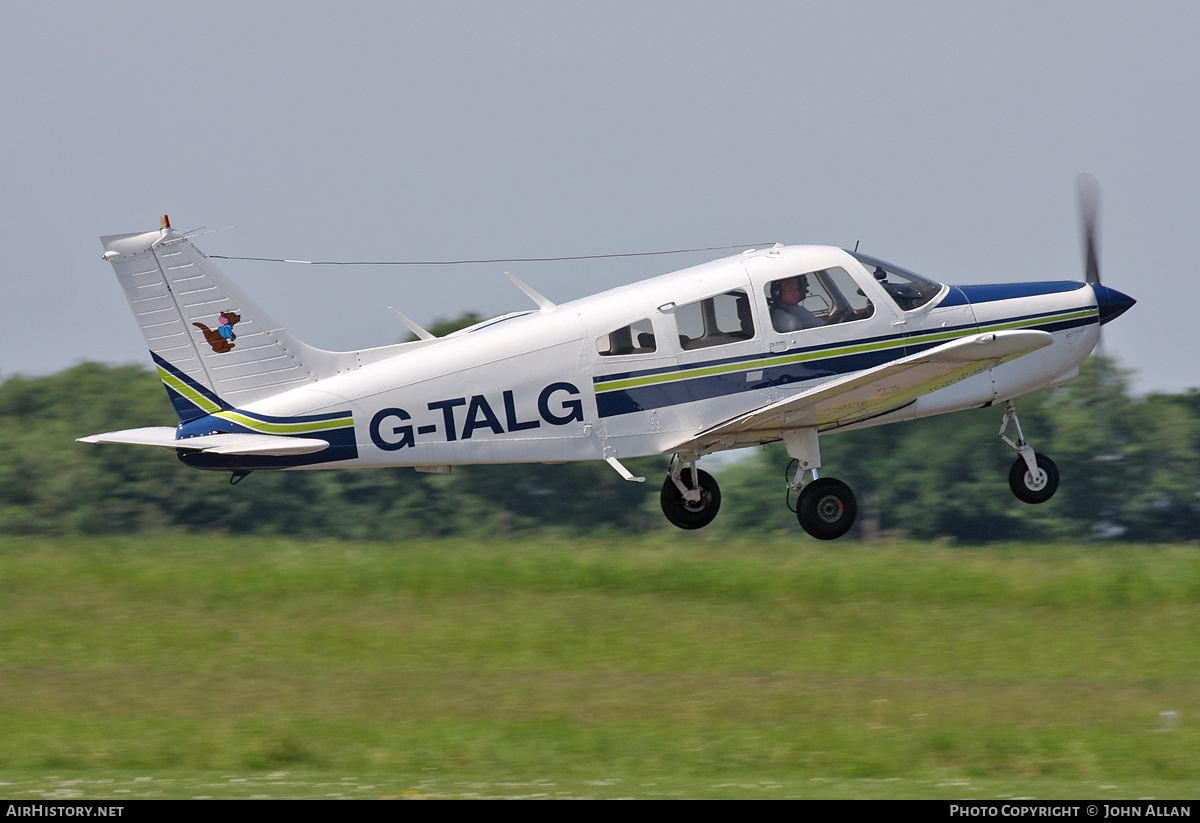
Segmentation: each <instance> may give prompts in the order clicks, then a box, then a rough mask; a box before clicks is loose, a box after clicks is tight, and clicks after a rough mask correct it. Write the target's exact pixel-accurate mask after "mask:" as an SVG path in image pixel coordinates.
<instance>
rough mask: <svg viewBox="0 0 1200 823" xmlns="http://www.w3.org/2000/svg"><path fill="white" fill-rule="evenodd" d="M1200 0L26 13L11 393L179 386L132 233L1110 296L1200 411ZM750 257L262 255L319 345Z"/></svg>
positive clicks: (17, 52) (0, 41) (1125, 354)
mask: <svg viewBox="0 0 1200 823" xmlns="http://www.w3.org/2000/svg"><path fill="white" fill-rule="evenodd" d="M1197 41H1200V5H1197V4H1194V3H1186V2H1175V3H1159V2H1148V3H1138V4H1132V3H1104V2H1101V3H1096V2H1091V3H1074V2H1054V3H1044V2H1019V1H1018V2H1006V3H993V4H982V3H962V2H902V3H901V2H897V3H889V2H836V3H834V2H831V3H800V2H740V3H736V4H734V3H716V2H705V1H704V0H698V1H696V2H686V3H682V2H680V3H662V2H647V1H646V0H643V1H642V2H637V3H632V2H631V3H623V2H606V3H602V4H583V3H572V2H546V3H542V2H511V3H483V2H479V3H456V2H430V3H420V2H410V3H403V4H401V3H367V2H345V3H339V4H333V3H311V2H289V3H276V2H241V3H233V2H215V3H213V2H197V3H190V4H171V3H165V4H164V3H161V2H157V3H150V2H145V3H141V2H124V3H119V4H98V3H90V2H62V3H45V4H35V3H26V2H13V3H6V4H4V5H3V7H0V69H2V71H3V76H4V78H5V80H4V83H3V84H0V104H2V105H3V110H4V112H5V116H4V118H3V120H2V125H0V129H2V132H0V134H2V141H0V143H2V145H3V146H4V158H5V162H4V164H3V170H2V171H0V175H2V177H0V180H2V183H3V186H2V188H3V191H4V192H5V195H6V196H5V197H4V198H2V201H0V209H2V210H3V212H4V213H3V218H4V219H3V221H2V223H0V225H2V226H3V229H2V232H3V234H2V237H3V240H4V246H5V251H6V254H5V261H6V264H5V270H4V277H3V294H4V302H5V304H6V306H7V307H8V309H9V311H8V312H7V323H6V328H7V331H8V334H6V335H5V341H6V342H5V343H4V345H3V346H0V377H4V376H8V375H12V374H15V373H23V374H44V373H48V372H52V371H57V370H59V369H61V368H65V367H67V366H70V365H72V364H73V363H76V362H79V361H82V360H101V361H106V362H113V363H124V362H141V363H146V362H148V359H147V358H146V355H145V352H144V346H143V345H142V341H141V338H140V335H139V334H138V332H137V329H136V327H135V325H134V323H133V322H132V319H131V317H130V315H129V310H128V307H127V305H126V303H125V301H124V299H123V297H122V295H121V293H120V291H119V289H118V288H117V286H116V284H115V280H114V278H113V277H112V274H111V270H110V268H109V267H108V265H107V264H105V263H103V262H102V261H101V260H100V252H101V248H100V244H99V242H98V240H97V237H98V236H99V235H102V234H114V233H121V232H130V231H141V230H148V229H152V228H155V227H157V224H158V216H159V215H160V214H162V213H169V214H170V215H171V218H172V222H173V224H174V225H175V226H176V227H177V228H181V229H190V228H195V227H199V226H202V225H204V226H208V227H209V228H219V227H222V226H227V225H231V224H236V226H237V228H235V229H232V230H229V231H224V232H220V233H217V234H213V235H209V236H206V237H203V238H199V239H198V240H197V245H199V246H200V247H201V248H203V249H204V250H205V251H207V252H209V253H210V254H222V255H245V256H264V257H290V258H298V259H308V260H312V259H334V260H397V259H463V258H495V257H531V256H563V255H580V254H608V253H614V252H624V251H652V250H657V249H671V248H690V247H696V246H713V245H726V244H757V243H762V242H774V241H780V242H785V243H827V244H832V245H838V246H851V247H852V246H853V245H854V244H855V243H856V242H859V243H861V248H862V250H863V251H866V252H868V253H870V254H873V255H875V256H878V257H882V258H884V259H886V260H890V261H893V262H895V263H897V264H899V265H902V266H905V267H907V268H910V269H913V270H915V271H918V272H920V273H922V274H925V275H927V276H929V277H932V278H934V279H937V280H942V281H944V282H950V283H987V282H997V281H1005V280H1051V279H1081V278H1082V262H1081V252H1080V240H1079V227H1078V222H1077V216H1076V214H1075V194H1074V178H1075V176H1076V174H1077V173H1079V172H1081V171H1088V172H1090V173H1092V174H1093V175H1095V176H1096V177H1097V178H1098V179H1099V180H1100V181H1101V183H1102V185H1103V187H1104V202H1103V213H1102V218H1101V220H1102V224H1101V229H1102V238H1101V247H1100V254H1101V267H1102V272H1103V274H1104V281H1105V283H1106V284H1108V285H1111V286H1114V287H1115V288H1118V289H1120V290H1122V291H1125V292H1127V293H1129V294H1130V295H1132V296H1133V297H1135V298H1137V299H1138V301H1139V302H1138V305H1137V306H1136V307H1135V308H1134V309H1133V310H1131V311H1130V312H1129V313H1128V314H1126V315H1125V316H1124V317H1122V318H1121V319H1120V320H1119V321H1118V322H1116V323H1113V324H1112V325H1110V326H1107V327H1106V340H1105V345H1106V348H1107V350H1108V352H1109V353H1110V354H1113V355H1115V356H1116V357H1117V358H1118V359H1119V361H1120V363H1121V364H1122V365H1123V366H1124V367H1126V368H1128V369H1131V370H1133V372H1134V373H1135V375H1136V379H1135V384H1134V385H1135V387H1136V388H1137V389H1138V390H1139V391H1180V390H1183V389H1186V388H1189V387H1194V386H1200V372H1198V370H1197V369H1196V367H1195V366H1194V365H1193V364H1192V357H1191V353H1192V350H1193V349H1194V348H1195V341H1196V331H1195V326H1196V321H1195V312H1196V303H1197V298H1200V287H1197V285H1196V276H1195V275H1194V274H1193V272H1192V271H1190V269H1191V268H1192V264H1191V260H1190V257H1191V255H1190V253H1189V251H1188V249H1189V246H1190V244H1191V241H1192V238H1193V235H1192V231H1191V230H1192V229H1193V227H1194V226H1196V225H1197V223H1198V218H1200V196H1198V193H1200V179H1197V178H1198V177H1200V163H1197V162H1196V159H1195V144H1196V134H1197V131H1198V130H1197V125H1198V122H1197V121H1198V120H1200V113H1198V112H1200V107H1197V106H1196V105H1195V91H1196V88H1197V86H1198V83H1197V81H1198V79H1200V57H1198V56H1197V52H1196V49H1195V44H1196V42H1197ZM713 256H719V254H717V255H714V254H713V253H707V254H692V255H682V256H679V257H673V258H634V259H625V260H604V261H587V262H578V263H553V264H552V263H537V264H509V265H478V266H466V267H429V268H388V269H379V268H353V269H347V268H318V267H301V266H286V265H280V264H270V263H249V262H241V261H228V262H225V263H224V264H223V266H222V267H223V268H224V269H225V271H226V272H227V273H228V274H230V275H231V276H233V277H234V278H235V279H236V280H237V281H238V282H239V284H240V285H242V286H243V288H244V289H246V291H248V292H249V293H250V294H251V295H253V296H254V297H255V299H256V300H257V301H258V302H259V303H260V304H262V305H263V306H264V307H265V308H267V309H269V310H270V311H271V312H272V313H273V314H274V315H275V316H276V318H277V319H279V320H281V321H282V322H283V323H284V324H285V325H287V326H288V328H289V329H290V330H291V331H292V332H293V333H295V334H296V335H297V336H299V337H301V338H302V339H305V340H306V341H307V342H310V343H312V344H313V345H317V346H321V347H324V348H334V349H352V348H365V347H368V346H373V345H382V344H385V343H389V342H393V341H395V340H397V339H399V338H401V337H402V336H404V335H405V334H406V330H405V329H404V328H403V327H402V326H400V324H399V323H398V322H397V321H396V319H395V318H394V317H393V316H392V315H391V314H390V313H389V312H388V311H387V306H389V305H393V306H396V307H397V308H398V309H400V311H402V312H404V313H405V314H407V315H409V316H410V317H413V318H414V319H416V320H418V321H419V322H423V323H431V322H433V321H434V320H435V319H438V318H450V317H454V316H457V315H458V314H460V313H461V312H462V311H465V310H468V309H471V310H475V311H478V312H480V313H481V314H485V315H486V314H498V313H502V312H505V311H511V310H514V309H520V308H525V307H526V306H527V303H528V300H527V298H525V297H524V295H522V294H521V293H520V292H519V291H517V290H516V289H515V288H514V287H513V286H512V284H511V283H509V282H508V280H507V279H505V278H504V276H503V271H504V270H505V269H511V270H512V271H513V272H514V273H515V274H517V275H518V276H519V277H521V278H522V279H523V280H525V281H526V282H528V283H529V284H530V285H532V286H533V287H534V288H536V289H538V290H539V291H541V292H542V293H543V294H545V295H547V296H548V297H550V298H551V299H554V300H558V301H562V300H568V299H572V298H575V297H580V296H582V295H585V294H588V293H592V292H595V291H598V290H601V289H604V288H608V287H611V286H615V285H619V284H623V283H628V282H632V281H634V280H637V279H639V278H642V277H646V276H650V275H654V274H658V273H661V272H663V271H667V270H671V269H675V268H682V267H684V266H687V265H692V264H695V263H698V262H702V261H704V260H705V259H709V258H711V257H713Z"/></svg>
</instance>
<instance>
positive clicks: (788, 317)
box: [767, 268, 875, 333]
mask: <svg viewBox="0 0 1200 823" xmlns="http://www.w3.org/2000/svg"><path fill="white" fill-rule="evenodd" d="M767 305H768V306H770V308H771V326H772V327H773V328H774V329H775V331H777V332H780V333H787V332H793V331H801V330H803V329H815V328H818V327H820V326H831V325H833V324H834V323H852V322H854V321H856V320H865V319H867V318H868V317H870V316H871V315H873V314H874V313H875V306H874V304H872V303H871V301H870V300H869V299H867V297H866V296H865V295H864V294H863V293H862V289H860V288H859V287H858V285H857V284H856V283H855V282H854V278H852V277H851V276H850V275H849V273H847V272H846V270H845V269H840V268H832V269H821V270H820V271H813V272H808V273H807V274H799V275H794V276H792V277H784V278H783V279H781V280H776V281H774V282H773V283H769V284H768V285H767Z"/></svg>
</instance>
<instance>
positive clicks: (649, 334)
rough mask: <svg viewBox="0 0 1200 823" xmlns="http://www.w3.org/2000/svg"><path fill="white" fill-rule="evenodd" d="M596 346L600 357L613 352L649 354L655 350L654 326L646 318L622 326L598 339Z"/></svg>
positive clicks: (609, 355)
mask: <svg viewBox="0 0 1200 823" xmlns="http://www.w3.org/2000/svg"><path fill="white" fill-rule="evenodd" d="M596 348H597V350H599V352H600V356H601V357H612V356H613V355H615V354H649V353H650V352H652V351H654V350H655V345H654V326H652V325H651V324H650V320H649V319H648V318H647V319H644V320H639V321H637V322H636V323H630V324H629V325H628V326H622V327H621V328H619V329H617V330H616V331H614V332H611V333H609V334H606V335H604V336H603V337H601V338H600V339H598V340H597V341H596Z"/></svg>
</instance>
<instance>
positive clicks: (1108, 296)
mask: <svg viewBox="0 0 1200 823" xmlns="http://www.w3.org/2000/svg"><path fill="white" fill-rule="evenodd" d="M1075 191H1076V193H1077V194H1078V196H1079V220H1080V223H1081V224H1082V226H1083V258H1084V262H1083V266H1084V280H1085V281H1087V283H1088V285H1089V286H1091V287H1092V290H1093V291H1094V292H1095V294H1096V306H1097V308H1098V309H1099V310H1100V323H1101V325H1103V324H1104V323H1108V322H1109V321H1111V320H1115V319H1116V318H1118V317H1120V316H1121V315H1122V314H1124V313H1125V312H1126V311H1128V310H1129V308H1130V306H1132V305H1133V304H1134V303H1135V302H1137V301H1135V300H1134V299H1133V298H1132V297H1130V296H1129V295H1127V294H1122V293H1121V292H1119V291H1117V290H1116V289H1112V288H1109V287H1108V286H1105V285H1102V284H1101V283H1100V261H1099V254H1098V251H1097V246H1098V245H1099V244H1098V242H1097V238H1098V236H1099V233H1100V231H1099V223H1100V183H1099V182H1097V180H1096V178H1095V177H1092V176H1091V175H1090V174H1088V173H1086V172H1084V173H1083V174H1080V175H1079V176H1078V177H1076V178H1075Z"/></svg>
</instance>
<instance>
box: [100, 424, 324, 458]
mask: <svg viewBox="0 0 1200 823" xmlns="http://www.w3.org/2000/svg"><path fill="white" fill-rule="evenodd" d="M78 440H79V442H80V443H125V444H131V445H135V446H160V447H162V448H164V449H186V450H189V451H200V452H206V453H208V454H244V455H260V456H268V457H284V456H287V455H292V454H312V453H313V452H319V451H322V450H324V449H327V448H329V443H328V442H326V441H324V440H318V439H317V438H314V437H278V436H276V435H271V434H207V435H204V436H202V437H188V438H185V439H183V440H176V439H175V429H172V428H170V427H168V426H151V427H149V428H144V429H125V430H123V431H116V432H105V433H104V434H93V435H91V436H90V437H80V438H78Z"/></svg>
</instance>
